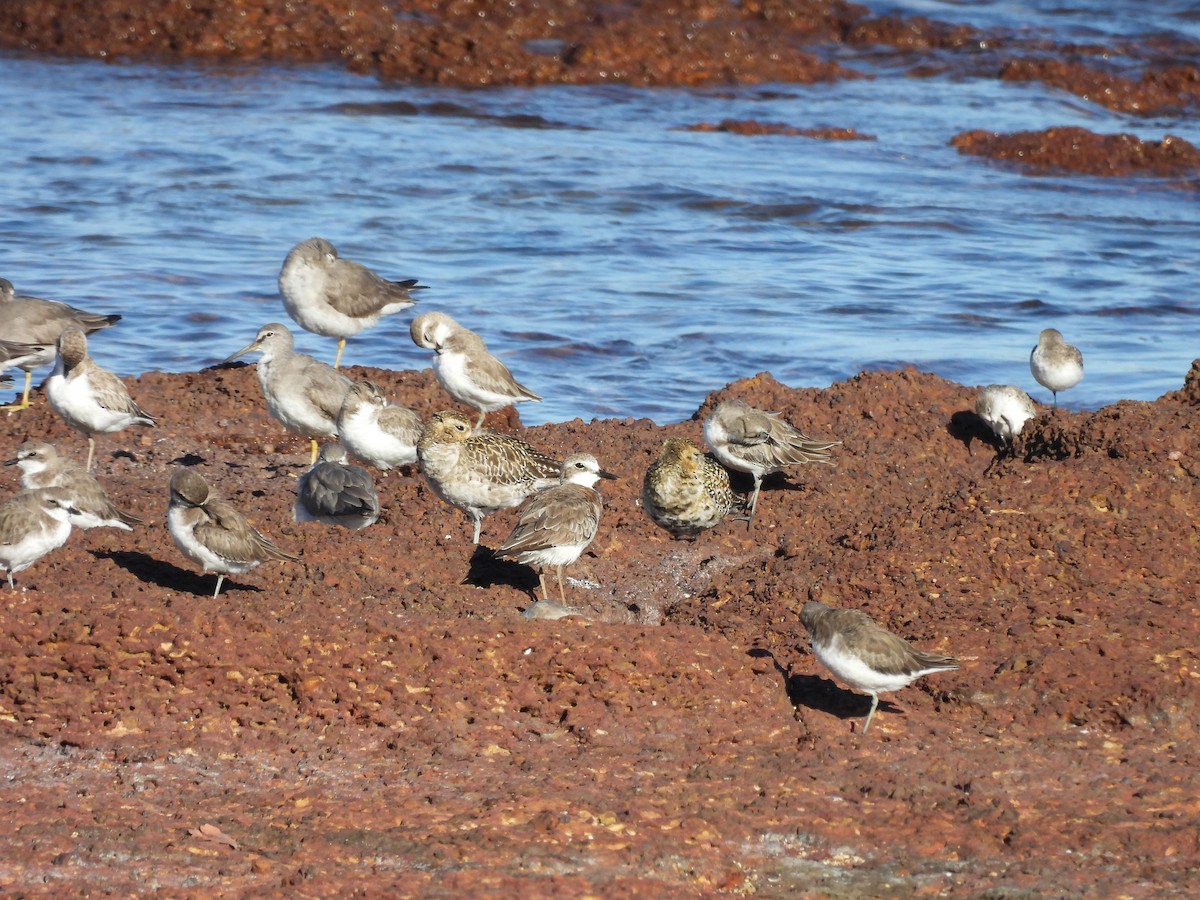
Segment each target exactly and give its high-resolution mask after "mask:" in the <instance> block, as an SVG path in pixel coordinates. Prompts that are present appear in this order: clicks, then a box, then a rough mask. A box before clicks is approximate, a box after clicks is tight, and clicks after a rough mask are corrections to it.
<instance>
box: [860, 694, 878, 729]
mask: <svg viewBox="0 0 1200 900" xmlns="http://www.w3.org/2000/svg"><path fill="white" fill-rule="evenodd" d="M878 705H879V695H878V694H872V695H871V711H870V712H869V713H867V721H866V724H865V725H863V730H862V733H863V734H866V733H867V729H868V728H870V727H871V719H872V717H873V716H874V715H875V707H876V706H878Z"/></svg>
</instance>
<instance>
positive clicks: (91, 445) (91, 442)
mask: <svg viewBox="0 0 1200 900" xmlns="http://www.w3.org/2000/svg"><path fill="white" fill-rule="evenodd" d="M95 452H96V439H95V438H94V437H92V436H91V435H90V434H89V435H88V458H87V467H86V468H85V469H84V471H86V472H90V471H92V454H94V453H95Z"/></svg>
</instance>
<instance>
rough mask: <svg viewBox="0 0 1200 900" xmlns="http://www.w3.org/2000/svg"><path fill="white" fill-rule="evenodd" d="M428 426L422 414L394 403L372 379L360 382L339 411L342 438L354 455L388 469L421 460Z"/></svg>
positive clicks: (338, 431) (339, 434) (347, 395)
mask: <svg viewBox="0 0 1200 900" xmlns="http://www.w3.org/2000/svg"><path fill="white" fill-rule="evenodd" d="M424 428H425V423H424V422H422V421H421V415H420V413H418V412H417V411H416V410H412V409H409V408H408V407H406V406H392V405H391V404H390V403H388V401H387V398H386V397H384V396H383V392H382V391H380V390H379V388H378V387H376V386H375V385H374V384H372V383H371V382H369V381H360V382H356V383H355V384H354V386H353V387H351V388H350V392H349V393H347V394H346V399H345V401H343V403H342V408H341V410H340V411H339V412H338V419H337V433H338V440H339V441H341V442H342V444H343V445H344V446H345V448H346V449H347V450H349V451H350V453H351V454H353V455H354V456H357V457H358V458H359V459H361V460H362V461H363V462H365V463H367V464H368V465H372V466H374V467H375V468H377V469H383V470H384V471H387V470H388V469H390V468H392V467H393V466H407V465H410V464H412V463H415V462H416V461H417V441H419V440H420V439H421V432H422V431H423V430H424Z"/></svg>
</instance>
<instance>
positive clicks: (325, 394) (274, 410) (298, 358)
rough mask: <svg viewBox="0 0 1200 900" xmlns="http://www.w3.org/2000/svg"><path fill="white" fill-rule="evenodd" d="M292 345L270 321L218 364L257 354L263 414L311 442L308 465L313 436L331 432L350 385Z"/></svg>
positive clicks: (283, 328)
mask: <svg viewBox="0 0 1200 900" xmlns="http://www.w3.org/2000/svg"><path fill="white" fill-rule="evenodd" d="M295 346H296V345H295V340H294V338H293V337H292V333H291V332H290V331H289V330H288V327H287V326H286V325H281V324H280V323H279V322H271V323H270V324H268V325H264V326H263V327H262V328H260V329H259V330H258V334H257V335H255V338H254V340H253V341H251V342H250V343H249V344H247V345H246V346H245V347H243V348H242V349H241V350H239V351H238V352H237V353H234V354H233V355H232V356H230V357H228V358H227V359H225V360H224V362H225V363H229V362H233V360H235V359H237V358H238V357H239V356H245V355H246V354H247V353H258V354H261V355H260V356H259V359H258V364H257V367H256V368H257V374H258V384H259V386H260V387H261V388H262V392H263V399H264V400H266V401H267V411H268V412H269V413H270V414H271V416H272V417H273V418H274V419H275V420H276V421H278V422H280V423H281V424H282V425H283V427H284V428H286V429H287V430H288V431H291V432H294V433H295V434H298V435H301V436H302V437H306V438H308V439H309V440H310V441H311V443H312V459H311V460H309V462H310V463H313V462H316V460H317V438H322V437H333V435H334V434H336V433H337V419H338V413H339V412H340V411H341V409H342V404H343V403H344V402H345V400H346V394H348V393H349V392H350V388H351V387H352V386H353V382H351V381H350V379H349V378H347V377H346V376H345V375H343V374H342V373H341V372H339V371H338V370H337V369H335V368H333V366H330V365H327V364H325V363H323V362H320V361H318V360H316V359H313V358H312V357H311V356H307V355H305V354H303V353H297V352H296V350H295Z"/></svg>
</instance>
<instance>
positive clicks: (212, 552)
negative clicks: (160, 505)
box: [167, 469, 299, 598]
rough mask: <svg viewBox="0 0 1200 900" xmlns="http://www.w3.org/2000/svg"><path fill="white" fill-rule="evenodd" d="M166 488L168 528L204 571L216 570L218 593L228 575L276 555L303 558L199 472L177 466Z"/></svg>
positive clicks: (251, 567) (254, 565)
mask: <svg viewBox="0 0 1200 900" xmlns="http://www.w3.org/2000/svg"><path fill="white" fill-rule="evenodd" d="M167 492H168V497H169V501H168V504H167V529H168V530H169V531H170V532H171V537H172V538H173V539H174V540H175V546H177V547H178V548H179V551H180V552H181V553H182V554H183V555H184V556H186V557H187V558H188V559H190V560H191V561H192V562H194V563H197V564H199V566H200V568H201V569H202V570H203V571H204V572H216V573H217V587H216V590H214V591H213V597H214V598H215V597H216V596H217V595H218V594H220V593H221V584H222V583H223V582H224V581H225V576H226V575H241V574H243V573H244V572H249V571H250V570H251V569H253V568H255V567H256V566H258V565H259V564H260V563H264V562H266V561H267V560H271V559H276V560H283V561H286V562H299V560H298V559H297V557H295V556H292V554H290V553H285V552H284V551H283V550H280V549H279V548H278V547H276V546H275V545H274V544H272V543H271V542H270V541H269V540H267V539H266V538H265V537H263V536H262V535H261V534H259V533H258V531H256V530H255V528H254V526H253V525H251V524H250V523H249V522H248V521H246V517H245V516H243V515H242V514H241V513H240V512H238V511H237V510H236V509H234V508H233V507H232V506H231V505H230V504H229V503H227V502H225V501H224V500H222V499H221V498H220V497H218V496H217V495H216V493H215V492H214V491H213V490H212V488H210V487H209V486H208V482H207V481H205V480H204V476H203V475H201V474H200V473H199V472H193V471H192V470H191V469H177V470H176V471H175V473H174V474H173V475H172V476H171V481H170V484H169V485H168V488H167Z"/></svg>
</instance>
